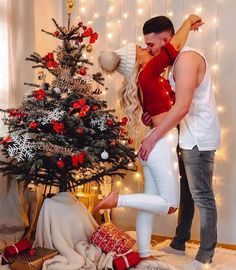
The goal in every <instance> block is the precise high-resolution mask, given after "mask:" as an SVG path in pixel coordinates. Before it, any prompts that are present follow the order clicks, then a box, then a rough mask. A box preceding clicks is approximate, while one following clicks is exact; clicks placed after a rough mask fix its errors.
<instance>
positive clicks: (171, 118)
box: [139, 52, 200, 160]
mask: <svg viewBox="0 0 236 270" xmlns="http://www.w3.org/2000/svg"><path fill="white" fill-rule="evenodd" d="M199 57H200V55H198V54H196V53H194V52H184V53H182V54H181V55H180V57H179V58H178V60H177V62H176V64H175V70H174V76H175V81H176V101H175V104H174V106H173V107H172V108H171V109H170V110H169V112H168V113H167V114H166V116H165V118H164V119H163V121H162V122H161V123H160V125H158V127H157V128H155V130H154V131H153V132H152V133H151V134H150V135H149V136H148V137H146V138H145V139H144V140H143V142H142V145H141V148H140V150H139V155H140V157H141V158H142V159H143V160H147V158H148V155H149V153H150V152H151V150H152V149H153V147H154V145H155V143H156V141H158V140H159V139H160V138H161V137H163V136H164V135H165V134H166V133H167V132H168V131H169V130H171V129H172V128H174V127H176V126H177V124H178V123H179V122H181V120H182V119H183V118H184V116H185V115H186V114H187V113H188V111H189V108H190V106H191V103H192V99H193V95H194V91H195V89H196V87H197V74H198V68H199V61H200V60H199Z"/></svg>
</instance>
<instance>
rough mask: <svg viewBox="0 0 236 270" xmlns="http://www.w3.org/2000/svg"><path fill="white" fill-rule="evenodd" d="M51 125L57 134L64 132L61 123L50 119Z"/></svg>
mask: <svg viewBox="0 0 236 270" xmlns="http://www.w3.org/2000/svg"><path fill="white" fill-rule="evenodd" d="M52 125H53V130H54V131H55V132H56V133H57V134H59V133H61V134H64V133H65V127H64V124H63V123H60V122H57V121H55V120H52Z"/></svg>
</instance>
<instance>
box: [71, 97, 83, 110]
mask: <svg viewBox="0 0 236 270" xmlns="http://www.w3.org/2000/svg"><path fill="white" fill-rule="evenodd" d="M85 104H86V99H85V98H81V99H78V100H76V101H75V102H74V103H73V105H72V107H73V109H79V108H81V107H82V106H84V105H85Z"/></svg>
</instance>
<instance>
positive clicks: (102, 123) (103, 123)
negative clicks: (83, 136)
mask: <svg viewBox="0 0 236 270" xmlns="http://www.w3.org/2000/svg"><path fill="white" fill-rule="evenodd" d="M108 118H109V115H106V114H105V115H103V116H102V117H101V118H100V119H98V118H96V119H92V120H91V122H90V124H91V126H92V127H94V126H98V128H99V129H100V130H101V131H104V130H107V119H108Z"/></svg>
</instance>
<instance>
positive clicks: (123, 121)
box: [120, 117, 128, 126]
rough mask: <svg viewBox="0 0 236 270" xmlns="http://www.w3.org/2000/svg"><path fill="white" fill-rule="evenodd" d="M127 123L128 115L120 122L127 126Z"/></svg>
mask: <svg viewBox="0 0 236 270" xmlns="http://www.w3.org/2000/svg"><path fill="white" fill-rule="evenodd" d="M127 123H128V118H127V117H123V118H122V119H121V122H120V124H121V126H125V125H127Z"/></svg>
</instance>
